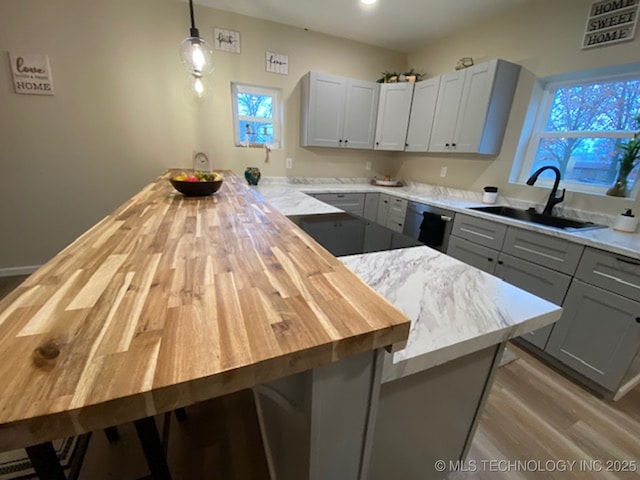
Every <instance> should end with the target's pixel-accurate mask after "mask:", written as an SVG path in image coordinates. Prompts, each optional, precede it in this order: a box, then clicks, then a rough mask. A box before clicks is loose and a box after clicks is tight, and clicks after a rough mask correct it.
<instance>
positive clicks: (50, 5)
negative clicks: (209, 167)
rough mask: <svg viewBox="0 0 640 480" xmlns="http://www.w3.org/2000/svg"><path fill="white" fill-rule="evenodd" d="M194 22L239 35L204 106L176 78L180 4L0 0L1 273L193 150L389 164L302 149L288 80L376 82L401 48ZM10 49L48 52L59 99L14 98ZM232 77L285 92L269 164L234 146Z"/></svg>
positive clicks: (272, 171) (168, 0) (223, 16)
mask: <svg viewBox="0 0 640 480" xmlns="http://www.w3.org/2000/svg"><path fill="white" fill-rule="evenodd" d="M196 22H197V26H198V27H199V29H200V32H201V35H202V36H203V37H204V38H206V39H207V40H208V41H210V42H211V43H212V38H213V27H214V26H219V27H222V28H229V29H234V30H238V31H240V32H241V38H242V54H241V55H235V54H231V53H220V52H216V63H217V67H216V70H215V72H214V77H213V86H214V92H215V93H214V94H213V95H212V96H211V97H210V98H209V99H207V101H206V102H204V103H196V102H193V101H192V100H191V99H189V98H188V97H187V96H186V95H185V89H184V88H183V85H184V82H185V75H184V73H183V70H182V67H181V65H180V62H179V58H178V46H179V43H180V42H181V41H182V39H183V38H184V37H186V35H187V33H188V23H189V19H188V7H187V5H186V4H185V3H182V2H177V1H174V0H135V1H131V0H109V1H100V2H95V1H92V2H89V1H77V0H73V1H72V0H24V1H20V2H14V1H3V2H0V50H1V51H2V53H1V55H2V56H3V57H4V58H3V59H2V60H0V162H1V166H2V170H1V175H0V218H1V219H2V228H1V230H0V269H3V268H7V267H20V266H28V265H36V264H40V263H43V262H44V261H46V260H47V259H48V258H50V257H51V256H52V255H54V254H55V253H56V252H57V251H59V250H60V249H61V248H63V247H64V246H65V245H66V244H68V243H69V242H70V241H71V240H73V239H74V238H75V237H77V236H78V235H79V234H80V233H81V232H83V231H84V230H86V229H87V228H88V227H90V226H91V225H92V224H94V223H95V222H97V221H98V220H99V219H100V218H102V217H103V216H104V215H106V214H108V213H109V212H111V211H112V210H113V209H114V208H115V207H117V206H118V205H119V204H120V203H122V202H123V201H124V200H125V199H126V198H128V197H129V196H131V195H132V194H133V193H134V192H136V191H137V190H139V189H140V188H141V187H142V186H143V185H145V184H146V183H148V182H149V181H151V180H152V179H153V178H154V177H156V176H157V175H158V174H160V173H161V172H162V171H163V170H164V169H165V168H167V167H169V166H184V167H189V166H190V163H191V154H192V151H193V150H205V151H209V152H210V154H211V155H212V157H213V160H214V165H215V167H217V168H231V169H233V170H235V171H236V172H242V171H243V170H244V168H245V167H246V166H248V165H251V166H259V167H260V168H261V169H262V170H263V172H264V173H265V174H266V175H285V174H290V175H301V176H302V175H314V176H325V175H326V176H329V175H330V176H364V175H367V174H371V173H372V172H366V171H365V170H364V163H365V160H366V159H373V160H374V170H375V171H376V172H378V173H388V171H391V170H395V169H397V163H398V162H399V161H398V160H391V159H390V156H389V155H384V154H382V155H381V154H373V153H371V152H347V153H345V152H343V151H339V150H332V149H302V148H300V147H299V146H298V145H299V140H298V138H299V131H298V125H299V101H298V99H299V87H298V80H299V78H300V77H301V76H302V75H303V74H304V73H306V72H307V71H309V70H313V69H315V70H319V71H322V72H327V73H336V74H340V75H345V76H352V77H354V78H362V79H375V78H377V77H378V76H379V73H380V72H381V71H382V70H386V69H400V68H402V67H404V65H405V60H406V56H405V55H404V54H399V53H397V52H391V51H384V50H380V49H377V48H374V47H369V46H366V45H362V44H358V43H355V42H349V41H344V40H339V39H336V38H332V37H328V36H324V35H319V34H315V33H310V32H305V31H303V30H300V29H295V28H290V27H286V26H283V25H279V24H275V23H270V22H264V21H260V20H256V19H253V18H249V17H243V16H239V15H233V14H229V13H223V12H219V11H216V10H212V9H206V8H200V7H198V8H197V10H196ZM266 49H270V50H274V51H276V52H278V53H284V54H288V55H289V61H290V69H289V75H288V76H282V75H275V74H268V73H266V72H265V68H264V55H265V53H264V52H265V50H266ZM9 51H11V52H14V53H43V54H47V55H49V59H50V63H51V68H52V72H53V81H54V87H55V92H56V95H55V96H53V97H39V96H29V95H16V94H15V93H14V92H13V86H12V83H11V75H10V70H9V62H8V56H7V52H9ZM232 80H233V81H239V82H247V83H252V84H261V85H268V86H274V87H279V88H281V89H282V91H283V95H284V99H285V119H286V124H285V148H284V150H278V151H274V152H273V153H272V155H271V162H270V164H269V165H265V164H264V163H263V161H264V151H263V150H260V149H243V148H236V147H234V146H233V136H232V125H231V124H232V122H231V100H230V89H229V83H230V82H231V81H232ZM286 157H292V158H293V159H294V168H293V169H292V170H285V168H284V159H285V158H286Z"/></svg>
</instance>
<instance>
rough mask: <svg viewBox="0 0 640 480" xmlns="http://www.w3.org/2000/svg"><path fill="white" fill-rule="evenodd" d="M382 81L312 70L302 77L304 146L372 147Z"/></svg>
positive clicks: (302, 137) (301, 131) (302, 140)
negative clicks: (377, 81)
mask: <svg viewBox="0 0 640 480" xmlns="http://www.w3.org/2000/svg"><path fill="white" fill-rule="evenodd" d="M379 88H380V87H379V84H377V83H375V82H367V81H363V80H354V79H350V78H345V77H340V76H337V75H328V74H323V73H318V72H309V73H307V74H306V75H305V76H304V77H303V78H302V80H301V95H302V96H301V101H300V108H301V112H300V118H301V128H300V143H301V145H302V146H303V147H342V148H345V147H346V148H366V149H372V148H373V139H374V134H375V123H376V113H377V107H378V94H379Z"/></svg>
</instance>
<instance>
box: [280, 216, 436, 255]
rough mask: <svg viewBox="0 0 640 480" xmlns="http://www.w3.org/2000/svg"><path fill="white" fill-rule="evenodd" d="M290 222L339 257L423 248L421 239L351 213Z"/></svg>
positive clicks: (293, 217) (293, 218)
mask: <svg viewBox="0 0 640 480" xmlns="http://www.w3.org/2000/svg"><path fill="white" fill-rule="evenodd" d="M287 218H289V220H291V221H292V222H293V223H295V224H296V225H298V226H299V227H300V228H302V230H304V231H305V232H307V233H308V234H309V235H310V236H311V237H313V239H314V240H315V241H317V242H318V243H319V244H320V245H322V246H323V247H324V248H326V249H327V250H329V252H331V253H332V254H333V255H335V256H336V257H341V256H344V255H355V254H359V253H370V252H379V251H384V250H394V249H396V248H406V247H415V246H419V245H423V243H421V242H419V241H418V240H417V239H413V238H411V237H408V236H406V235H403V234H402V233H399V232H396V231H393V230H391V229H390V228H387V227H383V226H382V225H379V224H377V223H375V222H372V221H370V220H367V219H366V218H363V217H360V216H358V215H354V214H352V213H347V212H340V213H323V214H318V215H290V216H288V217H287Z"/></svg>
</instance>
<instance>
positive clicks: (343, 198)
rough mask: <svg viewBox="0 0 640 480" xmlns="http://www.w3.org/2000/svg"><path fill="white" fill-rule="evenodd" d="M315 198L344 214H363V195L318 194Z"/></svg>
mask: <svg viewBox="0 0 640 480" xmlns="http://www.w3.org/2000/svg"><path fill="white" fill-rule="evenodd" d="M315 197H316V198H317V199H318V200H321V201H323V202H325V203H328V204H329V205H333V206H334V207H337V208H340V209H342V210H344V211H345V212H350V213H355V214H356V215H360V216H362V215H363V214H364V204H365V198H364V193H318V194H316V195H315Z"/></svg>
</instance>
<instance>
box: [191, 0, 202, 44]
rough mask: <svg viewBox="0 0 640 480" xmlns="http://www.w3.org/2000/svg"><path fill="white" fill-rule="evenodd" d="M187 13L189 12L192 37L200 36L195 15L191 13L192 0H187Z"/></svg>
mask: <svg viewBox="0 0 640 480" xmlns="http://www.w3.org/2000/svg"><path fill="white" fill-rule="evenodd" d="M189 13H190V14H191V36H192V37H194V38H200V32H198V29H197V28H196V17H195V15H194V14H193V0H189Z"/></svg>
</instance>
